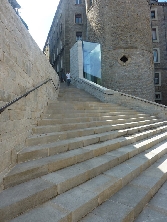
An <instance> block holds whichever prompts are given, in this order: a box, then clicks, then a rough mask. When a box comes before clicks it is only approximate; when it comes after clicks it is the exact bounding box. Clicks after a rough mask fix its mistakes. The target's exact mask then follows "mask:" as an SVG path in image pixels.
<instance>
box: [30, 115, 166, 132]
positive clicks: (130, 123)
mask: <svg viewBox="0 0 167 222" xmlns="http://www.w3.org/2000/svg"><path fill="white" fill-rule="evenodd" d="M120 121H121V120H119V121H118V123H117V121H116V123H115V124H114V122H115V121H112V123H111V124H107V125H101V126H96V125H95V126H94V127H89V128H84V129H82V128H81V129H79V128H77V132H78V133H79V135H80V136H83V135H88V134H87V131H90V132H91V130H93V131H94V132H93V134H94V133H95V131H96V132H106V131H111V130H115V129H122V127H126V126H127V127H134V126H140V125H141V126H142V125H143V124H146V123H147V122H149V123H150V124H151V123H154V124H155V125H157V124H166V122H165V121H163V122H157V121H155V120H152V121H148V119H146V118H139V119H138V118H130V119H127V120H126V122H124V121H123V123H121V122H122V121H121V122H120ZM47 123H48V122H47ZM51 123H52V122H51ZM72 127H73V126H72ZM98 129H99V130H100V131H98ZM68 130H71V132H73V131H75V129H71V125H69V124H63V123H62V124H55V125H49V124H46V125H40V126H37V127H34V128H32V132H33V134H44V133H51V132H55V131H56V132H60V131H68ZM84 132H85V133H84ZM78 133H77V134H78Z"/></svg>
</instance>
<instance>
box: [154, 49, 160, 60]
mask: <svg viewBox="0 0 167 222" xmlns="http://www.w3.org/2000/svg"><path fill="white" fill-rule="evenodd" d="M153 58H154V62H158V61H159V55H158V50H157V49H154V50H153Z"/></svg>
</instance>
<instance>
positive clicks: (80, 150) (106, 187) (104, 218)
mask: <svg viewBox="0 0 167 222" xmlns="http://www.w3.org/2000/svg"><path fill="white" fill-rule="evenodd" d="M3 185H4V190H3V191H2V192H1V193H0V221H1V222H4V221H12V222H30V221H31V222H46V221H47V222H52V221H54V222H71V221H72V222H76V221H82V222H109V221H110V222H131V221H136V222H141V221H157V222H166V221H167V192H166V190H167V121H164V120H161V119H157V118H156V117H155V116H150V115H148V114H145V113H140V112H137V111H135V110H131V109H128V108H126V107H123V106H119V105H116V104H107V103H102V102H100V101H99V100H98V99H96V98H94V97H93V96H91V95H89V94H88V93H86V92H84V91H83V90H79V89H77V88H75V87H73V86H70V87H67V86H66V85H65V83H62V84H61V88H60V93H59V97H58V101H57V102H50V103H49V105H48V107H47V108H46V110H45V112H44V113H43V114H42V116H41V120H39V121H38V125H37V126H35V127H34V128H33V129H32V135H31V137H29V138H27V140H26V147H24V148H23V149H22V151H20V152H19V153H18V154H17V165H16V166H15V167H14V168H13V169H11V171H10V172H9V173H8V174H7V175H6V176H5V177H4V180H3ZM156 200H157V201H156ZM149 218H151V219H152V220H151V219H150V220H149ZM153 219H154V220H153Z"/></svg>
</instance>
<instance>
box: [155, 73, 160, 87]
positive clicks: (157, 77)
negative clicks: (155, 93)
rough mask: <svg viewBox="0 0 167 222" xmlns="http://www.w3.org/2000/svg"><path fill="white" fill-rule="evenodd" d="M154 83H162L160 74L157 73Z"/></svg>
mask: <svg viewBox="0 0 167 222" xmlns="http://www.w3.org/2000/svg"><path fill="white" fill-rule="evenodd" d="M154 83H155V85H159V83H160V77H159V73H158V72H157V73H155V78H154Z"/></svg>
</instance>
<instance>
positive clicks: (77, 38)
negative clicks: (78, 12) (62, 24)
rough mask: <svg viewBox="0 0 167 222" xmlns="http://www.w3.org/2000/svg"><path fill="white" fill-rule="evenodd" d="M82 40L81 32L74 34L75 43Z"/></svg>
mask: <svg viewBox="0 0 167 222" xmlns="http://www.w3.org/2000/svg"><path fill="white" fill-rule="evenodd" d="M78 40H82V32H76V41H78Z"/></svg>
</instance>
